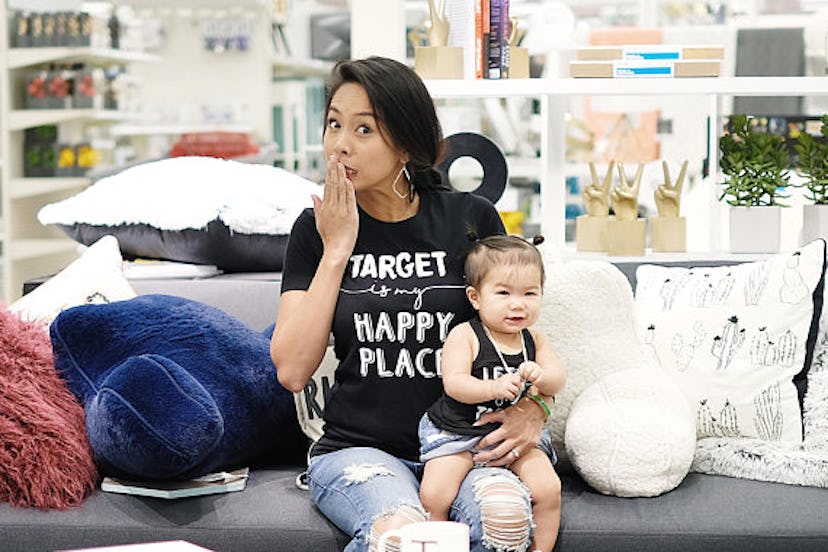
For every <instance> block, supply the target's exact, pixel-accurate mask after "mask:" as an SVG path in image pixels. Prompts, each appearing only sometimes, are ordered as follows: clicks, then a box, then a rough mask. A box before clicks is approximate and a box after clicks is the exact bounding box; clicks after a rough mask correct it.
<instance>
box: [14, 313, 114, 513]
mask: <svg viewBox="0 0 828 552" xmlns="http://www.w3.org/2000/svg"><path fill="white" fill-rule="evenodd" d="M97 475H98V472H97V468H96V467H95V463H94V461H93V459H92V450H91V449H90V447H89V442H88V440H87V438H86V431H85V429H84V425H83V409H82V408H81V405H80V404H79V403H78V401H77V400H76V399H75V397H74V396H72V393H71V392H70V391H69V390H68V389H67V388H66V384H64V382H63V381H61V379H60V377H58V375H57V373H56V372H55V367H54V364H53V362H52V347H51V344H50V343H49V335H48V334H47V333H46V330H45V329H44V328H43V327H42V325H41V324H39V323H37V322H27V321H24V320H22V319H21V318H20V317H19V316H18V315H17V314H15V313H12V312H10V311H8V310H6V309H2V310H0V502H9V503H11V504H13V505H14V506H18V507H27V508H40V509H43V510H51V509H65V508H69V507H74V506H78V505H79V504H80V503H81V501H82V500H83V499H84V497H86V495H87V494H88V493H90V492H91V491H92V490H93V489H94V488H95V483H96V481H97ZM0 525H2V523H0Z"/></svg>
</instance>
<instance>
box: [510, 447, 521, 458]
mask: <svg viewBox="0 0 828 552" xmlns="http://www.w3.org/2000/svg"><path fill="white" fill-rule="evenodd" d="M512 456H514V457H515V460H517V459H518V458H520V451H519V450H518V449H516V448H513V449H512Z"/></svg>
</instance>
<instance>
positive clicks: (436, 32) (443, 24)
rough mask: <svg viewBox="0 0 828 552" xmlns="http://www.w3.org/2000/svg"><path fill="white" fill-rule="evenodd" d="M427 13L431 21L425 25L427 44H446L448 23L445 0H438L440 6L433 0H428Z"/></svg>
mask: <svg viewBox="0 0 828 552" xmlns="http://www.w3.org/2000/svg"><path fill="white" fill-rule="evenodd" d="M428 13H429V16H430V18H431V23H430V24H429V25H427V29H426V36H427V37H428V45H429V46H445V45H447V44H448V34H449V23H448V17H446V0H440V7H439V8H438V7H437V6H435V4H434V0H428Z"/></svg>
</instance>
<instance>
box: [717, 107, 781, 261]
mask: <svg viewBox="0 0 828 552" xmlns="http://www.w3.org/2000/svg"><path fill="white" fill-rule="evenodd" d="M729 130H730V132H729V133H727V134H724V135H723V136H722V137H721V138H720V139H719V150H720V152H721V159H720V161H719V166H720V167H721V171H722V173H723V174H724V176H725V179H724V182H723V186H724V188H723V191H722V193H721V195H720V196H719V200H720V201H721V200H725V201H727V203H728V204H729V205H730V206H731V207H730V249H731V251H733V252H734V253H768V252H770V253H772V252H777V251H779V239H780V222H781V209H780V208H781V207H787V205H785V204H784V203H782V202H780V200H784V199H787V198H788V197H790V196H789V194H787V193H786V192H785V189H786V188H787V186H788V180H789V179H790V174H789V171H790V169H789V165H790V157H789V155H788V151H787V149H786V148H785V138H784V137H783V136H781V135H778V134H770V133H767V132H761V131H759V130H757V129H756V128H755V126H754V124H753V123H752V121H751V119H750V118H749V117H748V116H747V115H733V116H732V117H731V118H730V129H729Z"/></svg>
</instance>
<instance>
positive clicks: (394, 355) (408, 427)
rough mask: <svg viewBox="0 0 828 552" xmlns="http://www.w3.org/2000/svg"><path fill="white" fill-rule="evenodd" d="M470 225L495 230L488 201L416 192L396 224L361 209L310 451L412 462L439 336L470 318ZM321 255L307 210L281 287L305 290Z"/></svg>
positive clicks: (435, 384)
mask: <svg viewBox="0 0 828 552" xmlns="http://www.w3.org/2000/svg"><path fill="white" fill-rule="evenodd" d="M470 228H473V229H474V230H475V231H476V233H477V235H478V236H480V237H484V236H488V235H491V234H499V233H503V224H502V222H501V220H500V217H499V215H498V213H497V211H496V210H495V208H494V206H493V205H492V204H491V203H490V202H489V201H488V200H486V199H484V198H482V197H480V196H476V195H473V194H471V193H464V192H454V191H445V192H443V191H440V192H436V191H425V192H421V193H420V208H419V211H418V212H417V214H416V215H415V216H413V217H411V218H409V219H407V220H404V221H400V222H394V223H388V222H381V221H378V220H376V219H374V218H373V217H371V216H370V215H368V214H367V213H365V212H364V211H362V210H361V209H360V210H359V234H358V236H357V241H356V246H355V247H354V252H353V254H352V255H351V258H350V261H349V262H348V266H347V267H346V269H345V274H344V276H343V279H342V285H341V287H340V291H339V299H338V302H337V306H336V311H335V312H334V320H333V335H334V351H335V353H336V357H337V359H338V360H339V365H338V367H337V369H336V375H335V383H334V385H333V387H332V389H331V392H330V395H329V398H328V400H327V402H326V405H325V412H324V420H325V426H324V430H323V436H322V438H321V439H320V440H319V441H318V442H317V444H316V446H315V447H314V449H313V454H323V453H325V452H330V451H333V450H338V449H341V448H346V447H351V446H368V447H376V448H380V449H382V450H385V451H386V452H388V453H390V454H393V455H395V456H398V457H401V458H406V459H410V460H416V459H418V458H419V443H418V439H417V422H418V420H419V418H420V417H421V416H422V414H423V412H425V410H426V408H428V407H429V406H430V405H431V404H432V403H433V402H434V401H435V400H436V399H437V397H439V396H440V393H441V391H442V384H441V380H440V354H441V351H442V347H443V341H445V338H446V335H447V334H448V332H449V330H450V329H451V328H452V327H454V326H455V325H456V324H458V323H459V322H463V321H465V320H468V319H469V317H470V316H471V315H472V314H473V311H472V308H471V306H470V305H469V303H468V300H467V299H466V295H465V283H464V279H463V262H464V259H465V256H466V253H467V252H468V250H469V248H470V245H471V244H470V242H469V239H468V231H469V229H470ZM321 257H322V240H321V238H320V237H319V233H318V232H317V231H316V222H315V219H314V215H313V210H312V209H306V210H305V211H304V212H303V213H302V214H301V215H300V216H299V218H298V219H297V220H296V223H295V224H294V226H293V230H292V231H291V234H290V238H289V241H288V246H287V251H286V254H285V264H284V269H283V275H282V291H288V290H306V289H308V287H309V286H310V282H311V280H312V279H313V276H314V273H315V272H316V268H317V266H318V265H319V261H320V259H321ZM277 369H278V368H277Z"/></svg>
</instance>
